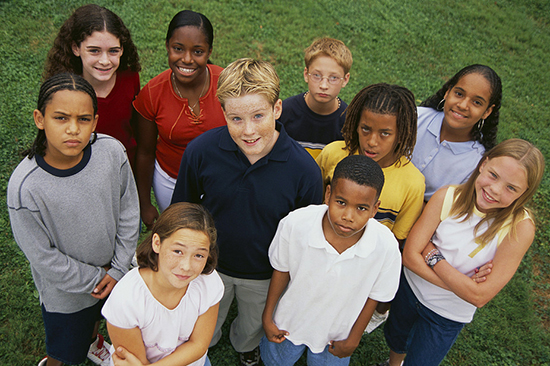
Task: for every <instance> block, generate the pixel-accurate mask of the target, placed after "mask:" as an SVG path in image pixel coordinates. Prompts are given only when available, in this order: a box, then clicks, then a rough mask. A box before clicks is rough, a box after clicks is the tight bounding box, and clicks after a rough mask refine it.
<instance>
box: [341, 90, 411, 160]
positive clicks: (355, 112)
mask: <svg viewBox="0 0 550 366" xmlns="http://www.w3.org/2000/svg"><path fill="white" fill-rule="evenodd" d="M364 110H368V111H370V112H372V113H377V114H390V115H393V116H395V117H396V124H397V138H396V141H395V146H394V149H393V153H394V154H395V156H396V157H398V158H400V157H401V156H403V155H404V156H405V157H407V159H409V160H411V158H412V152H413V149H414V145H415V143H416V125H417V119H418V116H417V113H416V104H415V101H414V95H413V93H412V92H411V91H410V90H409V89H407V88H405V87H402V86H399V85H390V84H386V83H380V84H373V85H369V86H367V87H366V88H364V89H363V90H361V91H360V92H359V93H357V95H356V96H355V97H354V98H353V100H352V101H351V103H350V104H349V106H348V108H347V110H346V121H345V122H344V127H342V135H343V136H344V140H345V142H346V147H345V149H346V150H347V151H348V153H349V155H352V154H354V153H355V152H356V151H357V150H358V149H359V147H360V146H359V134H358V132H357V128H358V126H359V122H360V121H361V115H362V114H363V111H364Z"/></svg>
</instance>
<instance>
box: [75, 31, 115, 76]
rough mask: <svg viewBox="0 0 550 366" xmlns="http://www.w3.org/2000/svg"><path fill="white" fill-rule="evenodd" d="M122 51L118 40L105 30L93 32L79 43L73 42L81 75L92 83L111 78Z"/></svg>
mask: <svg viewBox="0 0 550 366" xmlns="http://www.w3.org/2000/svg"><path fill="white" fill-rule="evenodd" d="M122 52H123V49H122V46H121V45H120V40H119V39H118V38H117V37H115V36H114V35H113V34H111V33H109V32H107V31H103V32H93V33H92V34H91V35H90V36H88V37H87V38H86V39H85V40H84V41H82V43H80V45H76V44H73V53H74V54H75V56H77V57H80V59H81V60H82V76H83V77H84V79H86V80H87V81H88V82H90V83H92V84H93V83H94V81H98V82H102V81H108V80H111V78H112V77H113V76H114V75H115V72H116V70H117V69H118V66H119V65H120V57H121V56H122Z"/></svg>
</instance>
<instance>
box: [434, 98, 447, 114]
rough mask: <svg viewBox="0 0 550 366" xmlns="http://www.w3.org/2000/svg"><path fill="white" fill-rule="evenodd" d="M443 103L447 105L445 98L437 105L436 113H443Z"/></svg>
mask: <svg viewBox="0 0 550 366" xmlns="http://www.w3.org/2000/svg"><path fill="white" fill-rule="evenodd" d="M441 103H445V98H443V99H441V101H440V102H439V103H438V104H437V107H436V108H435V110H436V111H442V110H443V107H441ZM440 107H441V108H440Z"/></svg>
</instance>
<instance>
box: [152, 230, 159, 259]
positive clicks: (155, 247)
mask: <svg viewBox="0 0 550 366" xmlns="http://www.w3.org/2000/svg"><path fill="white" fill-rule="evenodd" d="M151 245H152V246H153V252H155V253H157V254H159V253H160V236H159V235H158V234H156V233H155V234H153V240H151Z"/></svg>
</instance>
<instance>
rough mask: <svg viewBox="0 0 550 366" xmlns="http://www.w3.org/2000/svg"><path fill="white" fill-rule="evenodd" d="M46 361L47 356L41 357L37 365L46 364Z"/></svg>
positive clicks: (43, 365) (44, 365)
mask: <svg viewBox="0 0 550 366" xmlns="http://www.w3.org/2000/svg"><path fill="white" fill-rule="evenodd" d="M47 362H48V356H46V357H44V358H43V359H41V360H40V362H39V363H38V366H46V363H47Z"/></svg>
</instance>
